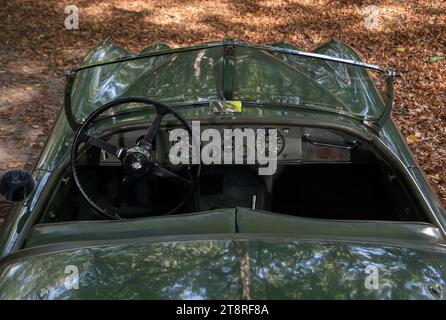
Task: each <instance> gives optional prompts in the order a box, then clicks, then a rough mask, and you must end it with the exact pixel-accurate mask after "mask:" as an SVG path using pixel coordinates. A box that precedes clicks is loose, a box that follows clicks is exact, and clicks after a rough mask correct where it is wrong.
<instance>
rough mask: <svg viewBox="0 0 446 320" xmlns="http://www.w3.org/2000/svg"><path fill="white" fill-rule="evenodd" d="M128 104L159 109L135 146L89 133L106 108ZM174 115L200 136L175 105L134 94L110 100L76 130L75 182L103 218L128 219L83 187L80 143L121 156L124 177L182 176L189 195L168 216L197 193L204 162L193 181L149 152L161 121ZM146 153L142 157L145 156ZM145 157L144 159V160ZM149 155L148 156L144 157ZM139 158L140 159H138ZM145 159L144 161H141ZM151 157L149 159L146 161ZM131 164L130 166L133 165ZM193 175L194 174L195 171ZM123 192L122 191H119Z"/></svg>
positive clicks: (86, 199)
mask: <svg viewBox="0 0 446 320" xmlns="http://www.w3.org/2000/svg"><path fill="white" fill-rule="evenodd" d="M126 103H142V104H148V105H152V106H154V107H155V108H156V116H155V118H154V119H153V121H152V122H151V124H150V126H149V128H148V130H147V132H146V134H145V135H144V137H143V139H142V140H141V141H139V142H138V143H137V144H136V145H135V146H133V147H130V148H128V149H127V148H121V147H116V146H114V145H112V144H111V143H109V142H106V141H104V140H102V139H98V138H95V137H93V136H91V135H89V134H87V132H86V131H87V130H88V129H89V128H90V126H91V125H93V124H94V121H95V120H96V119H97V118H98V117H99V116H100V115H101V114H102V113H104V112H105V111H107V110H109V109H111V108H114V107H116V106H119V105H122V104H126ZM169 113H170V114H172V115H173V116H174V117H175V118H176V119H177V120H179V121H180V122H181V123H182V124H183V126H184V127H186V129H187V130H188V132H189V135H190V138H191V139H196V137H194V135H193V131H192V126H191V124H190V122H189V121H188V120H186V119H185V118H184V117H183V116H182V115H181V114H180V113H178V112H177V111H176V110H174V109H172V108H171V107H169V106H167V105H165V104H163V103H162V102H159V101H156V100H153V99H148V98H142V97H130V98H120V99H115V100H113V101H110V102H108V103H106V104H104V105H103V106H101V107H100V108H98V109H97V110H95V111H94V112H92V113H91V114H90V115H89V116H88V117H87V119H86V120H85V121H84V123H83V124H82V126H81V127H80V128H79V129H78V131H77V132H76V135H75V138H74V141H73V144H72V148H71V171H72V175H73V178H74V181H75V184H76V186H77V188H78V190H79V192H80V193H81V195H82V197H83V198H84V200H85V201H86V202H87V203H88V204H89V205H90V206H91V207H92V208H93V209H94V211H95V212H96V213H98V214H99V216H100V217H101V218H107V219H114V220H118V219H124V218H122V217H121V216H120V215H119V208H114V207H113V206H111V207H110V208H108V209H106V208H103V207H101V206H100V205H99V204H97V203H96V202H95V201H94V200H93V199H92V198H91V197H90V196H89V195H88V193H87V192H86V191H85V189H84V187H83V186H82V183H81V179H80V178H79V175H78V172H77V168H76V167H77V166H76V160H77V157H78V149H79V145H80V144H81V143H82V142H84V143H85V144H87V145H92V146H94V147H96V148H98V149H100V150H103V151H105V152H107V153H109V154H112V155H114V156H115V157H116V158H118V159H119V160H120V161H121V165H122V167H123V170H124V172H125V174H124V176H125V177H124V179H125V178H126V177H129V176H131V175H129V173H130V172H132V173H136V176H137V177H143V176H145V175H147V174H150V173H151V174H153V175H156V176H158V177H161V178H171V179H178V181H179V182H181V183H182V184H184V185H186V184H188V185H189V186H190V188H189V191H188V192H187V194H186V195H185V197H184V198H183V199H182V201H180V202H179V203H178V205H176V206H175V207H174V208H173V209H170V210H169V211H168V212H167V213H164V214H165V215H168V214H172V213H174V212H175V211H177V210H178V209H179V208H181V207H182V206H183V205H184V204H185V203H186V201H187V200H189V199H190V197H191V196H192V195H193V192H194V190H195V188H196V185H197V182H198V180H199V177H200V174H201V161H199V163H198V164H197V166H198V167H197V170H196V174H195V177H194V178H192V179H191V180H189V179H185V178H183V177H181V176H179V175H177V174H175V173H173V172H171V171H170V170H167V169H165V168H163V167H162V166H161V165H160V164H158V163H157V162H156V160H154V159H151V157H150V154H149V152H150V151H151V150H152V146H153V141H154V139H155V137H156V133H157V131H158V129H159V127H160V125H161V122H162V120H163V118H164V116H165V115H166V114H169ZM135 154H138V156H137V157H133V155H135ZM141 155H142V156H141ZM131 156H132V157H133V158H132V159H131V160H132V161H127V160H128V159H129V157H131ZM140 158H141V159H142V160H141V159H140ZM144 158H145V159H144ZM135 159H136V160H135ZM140 160H141V161H140ZM145 160H147V161H145ZM129 163H130V165H129ZM135 163H139V165H138V166H135V165H134V164H135ZM192 175H193V174H192ZM123 183H124V180H123V181H121V184H123ZM118 192H120V190H118Z"/></svg>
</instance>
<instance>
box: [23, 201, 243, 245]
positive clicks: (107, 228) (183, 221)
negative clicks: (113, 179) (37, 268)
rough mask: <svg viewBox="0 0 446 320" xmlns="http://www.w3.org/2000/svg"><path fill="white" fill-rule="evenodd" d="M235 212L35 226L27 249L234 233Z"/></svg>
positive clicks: (229, 210)
mask: <svg viewBox="0 0 446 320" xmlns="http://www.w3.org/2000/svg"><path fill="white" fill-rule="evenodd" d="M235 223H236V222H235V209H221V210H213V211H205V212H199V213H191V214H180V215H175V216H158V217H151V218H142V219H132V220H121V221H76V222H59V223H48V224H38V225H35V226H34V227H33V228H32V230H31V232H30V234H29V236H28V239H27V242H26V246H27V247H34V246H39V245H45V244H51V243H57V242H67V241H85V240H110V239H130V238H138V237H151V236H165V235H183V234H208V233H234V232H236V228H235V225H236V224H235Z"/></svg>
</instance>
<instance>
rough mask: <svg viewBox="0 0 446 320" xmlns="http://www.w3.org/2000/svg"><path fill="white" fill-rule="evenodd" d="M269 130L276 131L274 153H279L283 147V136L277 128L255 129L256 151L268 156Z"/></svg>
mask: <svg viewBox="0 0 446 320" xmlns="http://www.w3.org/2000/svg"><path fill="white" fill-rule="evenodd" d="M270 130H275V131H276V133H277V138H276V155H279V154H280V153H281V152H282V151H283V148H284V144H285V143H284V140H283V136H282V135H281V134H280V133H279V131H278V130H277V129H272V128H265V129H264V130H258V131H257V139H256V147H257V152H258V153H259V154H260V155H262V156H266V157H268V156H269V151H270V146H269V143H270Z"/></svg>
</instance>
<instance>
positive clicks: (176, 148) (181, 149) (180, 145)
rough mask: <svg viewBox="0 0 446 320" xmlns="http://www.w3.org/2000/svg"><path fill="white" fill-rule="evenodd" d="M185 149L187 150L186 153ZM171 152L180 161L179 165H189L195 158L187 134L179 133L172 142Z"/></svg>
mask: <svg viewBox="0 0 446 320" xmlns="http://www.w3.org/2000/svg"><path fill="white" fill-rule="evenodd" d="M187 149H189V152H188V153H187V152H186V150H187ZM172 152H173V154H175V155H176V156H177V157H178V158H179V159H180V161H181V163H189V161H190V160H191V159H193V158H194V157H195V156H196V151H195V148H192V145H191V144H190V141H189V133H188V132H186V131H184V132H183V131H182V132H180V133H179V134H178V136H177V139H176V141H172Z"/></svg>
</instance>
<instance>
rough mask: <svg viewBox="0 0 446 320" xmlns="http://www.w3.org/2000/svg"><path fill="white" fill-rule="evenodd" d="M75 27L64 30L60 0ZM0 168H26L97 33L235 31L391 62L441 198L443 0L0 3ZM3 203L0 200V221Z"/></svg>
mask: <svg viewBox="0 0 446 320" xmlns="http://www.w3.org/2000/svg"><path fill="white" fill-rule="evenodd" d="M71 4H75V5H76V6H77V7H78V8H79V13H80V15H79V29H77V30H76V29H66V28H65V26H64V21H65V19H66V17H67V14H66V13H65V12H64V9H65V7H66V6H67V5H71ZM1 6H2V8H1V10H0V21H1V23H0V172H1V171H3V170H7V169H9V168H17V167H24V168H27V169H29V168H30V167H32V165H33V162H34V161H35V159H36V157H37V156H38V155H39V152H40V150H41V148H42V146H43V145H44V143H45V139H46V137H47V135H48V133H49V131H50V129H51V127H52V125H53V123H54V121H55V117H56V114H57V111H58V109H59V107H60V105H61V102H62V97H63V86H64V77H63V72H64V71H65V70H68V69H70V68H72V67H73V66H75V65H77V64H78V63H79V62H81V61H82V58H83V57H84V56H85V54H86V53H87V52H88V51H89V50H90V49H91V48H93V47H95V46H96V45H97V44H99V43H100V42H101V41H103V40H104V39H106V38H107V37H111V39H112V40H113V41H114V42H115V43H117V44H119V45H121V46H123V47H124V48H126V49H128V50H130V51H133V52H138V51H140V50H141V49H143V48H144V47H147V46H149V45H150V44H152V43H154V42H165V43H167V44H169V45H171V46H174V47H176V46H187V45H191V44H197V43H200V42H205V41H213V40H221V39H224V38H236V39H239V40H245V41H250V42H256V43H264V44H270V43H272V42H277V41H287V42H290V43H292V44H294V45H296V46H297V47H299V48H300V49H302V50H311V49H312V48H314V47H316V46H317V45H318V44H321V43H323V42H324V41H326V40H328V39H330V37H333V36H335V37H337V38H339V39H340V40H342V41H344V42H346V43H347V44H349V45H351V46H352V47H354V48H355V49H356V50H357V51H359V52H360V54H361V55H362V58H363V59H364V60H365V61H367V62H370V63H376V64H379V65H381V66H383V67H386V68H390V69H396V70H399V71H401V72H402V75H403V76H402V77H401V78H399V79H397V80H396V84H395V106H394V111H393V114H392V116H393V119H394V120H395V122H396V123H397V125H398V127H399V129H400V130H401V132H402V134H403V135H404V136H405V138H406V140H407V143H408V144H409V147H410V149H411V150H412V152H413V153H414V155H415V158H416V159H417V161H418V163H419V164H420V166H421V168H422V169H423V171H424V173H425V174H426V176H427V178H428V179H429V181H430V183H431V184H432V185H433V186H434V188H435V190H436V191H437V192H438V194H439V195H440V198H441V199H442V202H443V204H444V205H446V59H445V54H446V2H445V1H444V0H420V1H410V0H393V1H390V0H388V1H359V0H355V1H353V0H343V1H341V0H336V1H335V0H302V1H272V0H270V1H268V0H265V1H252V0H244V1H242V0H222V1H206V0H187V1H166V0H164V1H121V0H110V1H106V2H102V1H90V0H77V1H71V0H68V1H65V0H63V1H60V0H58V1H55V0H51V1H48V0H21V1H2V3H1ZM9 209H10V206H9V205H7V204H5V203H3V202H0V223H1V220H2V219H3V218H2V216H3V217H4V216H5V215H6V214H7V213H8V212H9Z"/></svg>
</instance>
